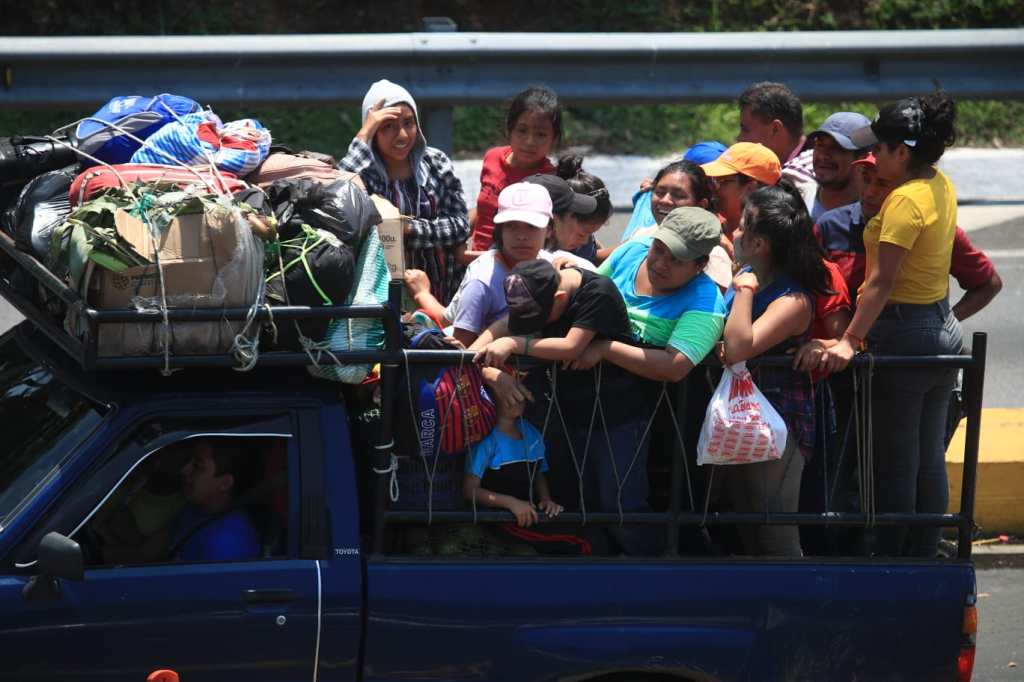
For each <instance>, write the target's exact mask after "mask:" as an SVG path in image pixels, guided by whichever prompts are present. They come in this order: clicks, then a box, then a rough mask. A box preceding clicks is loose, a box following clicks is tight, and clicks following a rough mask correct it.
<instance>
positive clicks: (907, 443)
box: [867, 300, 963, 557]
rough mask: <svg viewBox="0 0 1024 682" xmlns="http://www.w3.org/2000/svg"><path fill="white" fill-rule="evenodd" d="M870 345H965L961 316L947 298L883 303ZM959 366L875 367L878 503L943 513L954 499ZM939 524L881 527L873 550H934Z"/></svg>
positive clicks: (918, 351)
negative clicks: (950, 418) (950, 470)
mask: <svg viewBox="0 0 1024 682" xmlns="http://www.w3.org/2000/svg"><path fill="white" fill-rule="evenodd" d="M867 341H868V347H869V349H870V351H871V352H872V353H876V354H878V355H945V354H958V353H960V352H961V351H962V350H963V333H962V331H961V329H960V323H959V322H958V321H957V319H956V318H955V317H954V316H953V314H952V313H951V312H950V308H949V303H948V301H945V300H943V301H939V302H938V303H931V304H927V305H907V304H892V305H888V306H886V307H885V309H884V310H883V311H882V314H881V315H880V316H879V318H878V320H877V321H876V322H875V324H874V326H872V328H871V332H870V333H869V334H868V339H867ZM955 380H956V370H955V369H935V368H922V369H900V368H886V369H884V370H880V371H879V370H876V371H875V372H874V376H873V390H872V394H871V401H872V411H871V414H872V419H873V432H874V437H873V439H872V442H873V444H874V472H875V503H876V504H875V510H876V511H877V512H878V513H894V512H900V513H915V512H917V513H933V514H941V513H945V511H946V507H947V505H948V504H949V483H948V481H947V479H946V457H945V455H946V452H945V446H944V444H943V436H944V431H945V425H946V411H947V407H948V405H949V394H950V392H951V391H952V390H953V386H954V383H955ZM940 535H941V529H939V528H910V529H908V528H906V527H891V528H880V529H878V530H877V531H876V532H875V533H874V542H875V553H876V554H881V555H886V556H917V557H933V556H935V554H936V551H937V548H938V542H939V537H940Z"/></svg>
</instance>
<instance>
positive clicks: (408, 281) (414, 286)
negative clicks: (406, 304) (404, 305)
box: [402, 269, 430, 298]
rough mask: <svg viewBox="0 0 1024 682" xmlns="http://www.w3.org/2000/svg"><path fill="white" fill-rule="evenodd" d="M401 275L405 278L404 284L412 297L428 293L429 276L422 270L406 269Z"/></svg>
mask: <svg viewBox="0 0 1024 682" xmlns="http://www.w3.org/2000/svg"><path fill="white" fill-rule="evenodd" d="M402 277H403V278H404V279H405V286H406V287H407V288H408V289H409V294H410V295H411V296H412V297H413V298H416V296H417V295H418V294H421V293H424V292H425V293H428V294H429V293H430V278H429V277H427V273H425V272H423V271H422V270H412V269H409V270H406V271H405V273H403V275H402Z"/></svg>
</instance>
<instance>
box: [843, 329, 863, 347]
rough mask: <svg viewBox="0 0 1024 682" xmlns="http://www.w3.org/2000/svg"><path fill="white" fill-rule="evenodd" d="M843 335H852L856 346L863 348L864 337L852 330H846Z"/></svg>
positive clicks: (851, 337)
mask: <svg viewBox="0 0 1024 682" xmlns="http://www.w3.org/2000/svg"><path fill="white" fill-rule="evenodd" d="M843 337H844V338H846V337H850V339H851V340H852V341H853V347H854V348H861V347H863V346H864V339H862V338H860V337H859V336H857V335H856V334H854V333H853V332H851V331H850V330H846V331H845V332H843Z"/></svg>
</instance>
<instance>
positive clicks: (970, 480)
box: [0, 232, 987, 559]
mask: <svg viewBox="0 0 1024 682" xmlns="http://www.w3.org/2000/svg"><path fill="white" fill-rule="evenodd" d="M0 251H2V252H3V253H4V255H6V256H7V257H9V258H10V259H11V260H12V261H13V262H14V264H15V266H16V267H19V268H21V269H22V270H23V271H25V272H26V273H28V274H29V275H31V277H32V278H33V279H34V280H35V281H36V282H38V283H39V284H40V285H42V286H43V287H45V288H46V289H47V290H48V291H49V292H50V293H52V294H53V295H54V296H56V297H57V298H58V299H59V300H60V301H61V302H62V303H63V304H64V305H65V306H67V307H68V308H75V309H77V310H78V312H79V313H80V315H81V316H82V317H83V319H85V320H87V325H86V330H85V335H84V337H83V338H82V339H76V338H74V337H72V336H71V335H70V334H68V333H67V332H66V331H65V330H64V329H63V328H62V327H61V326H60V324H59V323H58V322H56V321H55V320H54V319H53V318H52V316H50V315H49V314H48V313H46V312H45V311H43V310H41V309H40V308H39V306H38V305H36V303H35V302H33V301H32V300H31V299H30V298H27V297H25V296H24V295H22V294H21V293H19V291H18V289H17V287H16V285H15V284H14V283H12V281H11V279H10V277H9V274H10V273H7V275H4V276H0V295H2V296H3V297H4V298H6V299H7V300H8V301H9V302H10V303H11V304H12V305H13V306H14V307H15V308H16V309H17V310H18V311H19V312H21V314H22V315H24V316H25V317H26V318H27V319H28V320H29V321H30V322H32V324H34V325H35V326H36V327H37V328H39V329H40V331H42V332H43V333H44V334H45V335H46V336H47V337H49V338H50V339H51V340H52V341H53V342H54V343H55V344H57V345H58V346H59V347H60V348H61V349H62V350H63V351H64V352H66V353H67V354H68V355H69V356H70V357H71V358H72V359H74V360H75V361H76V362H77V363H78V364H79V365H80V366H81V367H82V368H83V369H84V370H86V371H92V370H118V369H139V368H154V369H156V368H162V367H164V363H165V358H164V357H163V356H146V357H98V355H97V347H96V344H97V340H98V336H99V335H98V328H99V326H100V325H102V324H108V323H123V322H138V323H149V324H153V323H158V319H157V318H155V317H154V316H153V315H152V314H151V313H142V312H139V311H136V310H130V309H125V310H96V309H94V308H90V307H89V306H88V305H86V303H85V301H84V300H83V299H82V298H81V296H80V295H79V294H78V293H77V292H75V291H74V290H72V289H70V288H69V287H68V286H67V285H66V284H65V283H64V282H63V281H62V280H61V279H60V278H58V277H57V276H56V275H54V274H53V273H51V272H50V271H49V270H48V269H46V267H45V266H44V265H43V264H41V263H40V262H39V261H38V260H36V259H35V258H34V257H33V256H31V255H29V254H27V253H25V252H23V251H20V250H19V249H18V248H17V247H16V246H15V244H14V241H13V240H12V239H11V238H10V236H8V235H7V234H4V233H2V232H0ZM402 286H403V285H402V283H401V282H400V281H392V282H391V284H390V286H389V300H388V302H387V303H385V304H381V305H363V306H323V307H303V306H287V307H275V308H274V309H273V313H272V317H271V313H269V312H268V311H267V310H265V309H264V310H261V311H260V312H259V313H258V314H257V315H256V319H257V320H259V321H261V322H262V321H270V320H271V319H273V320H275V321H278V322H280V321H285V320H312V319H324V318H338V319H345V318H349V319H354V318H364V319H365V318H374V319H380V320H381V322H382V324H383V326H384V331H385V344H384V348H383V349H374V350H356V351H334V352H333V354H334V356H335V358H336V359H337V361H338V362H340V363H380V365H381V377H380V383H381V386H380V388H381V397H382V399H381V426H380V437H379V446H378V447H377V448H376V450H375V456H374V468H375V469H376V470H377V471H390V468H391V466H392V454H393V444H394V432H395V428H394V427H395V418H396V416H397V413H398V409H397V405H398V404H399V396H398V395H397V394H396V391H397V388H398V383H399V379H400V375H401V370H402V366H403V364H404V363H414V364H419V363H425V364H450V365H459V364H463V363H467V362H469V361H470V360H471V358H472V356H473V354H472V353H469V352H463V351H457V350H452V351H437V350H403V349H402V333H401V324H400V312H399V309H398V306H399V303H400V301H401V291H402ZM248 315H250V310H249V309H248V308H231V309H213V308H208V309H201V308H197V309H170V310H168V319H169V321H171V322H202V321H220V320H226V321H232V322H234V321H238V322H243V321H245V320H246V319H247V316H248ZM986 347H987V336H986V334H984V333H975V334H974V336H973V339H972V345H971V349H970V353H969V354H965V355H938V356H878V355H876V356H870V357H869V356H866V355H864V354H862V355H858V356H856V357H854V359H853V361H852V362H851V363H850V364H851V367H854V368H858V367H866V366H868V365H870V366H871V367H873V368H878V369H885V368H896V367H899V368H920V369H928V368H932V369H942V368H946V369H948V368H958V369H963V371H964V375H963V396H964V404H965V407H966V410H965V412H966V429H965V444H964V464H963V476H962V481H961V492H960V510H959V512H957V513H952V514H950V513H943V514H936V513H871V514H868V513H864V512H824V513H807V512H754V513H738V512H708V513H701V512H697V511H686V510H684V509H683V500H682V496H683V492H684V488H683V480H684V474H685V468H686V466H687V464H686V461H685V458H686V452H685V450H684V448H683V447H674V448H673V452H672V457H671V461H670V474H669V478H670V486H669V489H668V490H669V504H668V509H667V510H666V511H652V512H624V513H621V514H620V513H616V512H587V513H586V514H583V513H580V512H563V513H562V514H561V515H559V516H558V518H557V522H558V523H559V524H592V525H595V526H611V525H665V526H666V527H667V528H666V532H667V545H666V547H667V549H666V554H667V555H668V556H678V555H679V531H680V529H681V528H683V527H687V526H722V525H735V524H757V525H772V526H794V525H796V526H818V527H831V528H852V527H860V528H863V527H893V526H906V527H941V528H956V529H957V532H958V543H957V546H958V549H957V558H959V559H969V558H970V556H971V540H972V537H973V533H974V529H975V524H974V502H975V484H976V477H977V469H978V453H979V437H980V432H981V408H982V393H983V389H984V380H985V361H986ZM169 362H170V367H171V368H190V367H233V366H237V365H238V361H237V360H236V359H235V358H234V357H232V356H231V355H228V354H219V355H171V356H170V358H169ZM309 364H310V358H309V356H308V355H307V354H306V353H302V352H289V351H265V352H261V353H260V355H259V360H258V365H259V366H264V367H271V366H283V365H288V366H305V365H309ZM758 364H759V365H760V366H774V367H788V366H791V364H792V357H787V356H777V357H763V358H759V359H758ZM684 381H685V380H684ZM685 410H686V405H685V401H682V403H681V404H680V405H679V406H678V408H677V411H678V412H680V413H681V412H685ZM674 417H678V415H677V414H676V415H674ZM410 418H411V415H410ZM388 487H389V477H388V476H387V475H378V476H377V484H376V486H375V490H374V506H375V513H374V515H373V531H372V553H373V554H375V555H379V554H381V553H382V552H383V549H384V538H385V530H386V528H387V527H388V525H395V524H408V523H422V524H426V523H467V522H471V523H486V524H498V523H508V522H509V515H508V513H507V512H504V511H480V510H477V511H472V512H471V511H441V510H437V511H429V512H428V511H426V510H425V511H415V510H397V509H389V505H388V500H389V494H388Z"/></svg>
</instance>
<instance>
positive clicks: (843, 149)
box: [807, 111, 871, 220]
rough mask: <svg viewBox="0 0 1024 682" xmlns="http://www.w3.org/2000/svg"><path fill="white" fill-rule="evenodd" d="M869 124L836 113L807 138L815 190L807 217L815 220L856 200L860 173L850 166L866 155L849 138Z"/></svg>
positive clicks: (854, 115) (860, 118) (848, 114)
mask: <svg viewBox="0 0 1024 682" xmlns="http://www.w3.org/2000/svg"><path fill="white" fill-rule="evenodd" d="M870 124H871V122H870V121H869V120H868V118H867V117H866V116H864V115H862V114H858V113H856V112H853V111H839V112H836V113H834V114H832V115H831V116H829V117H828V118H826V119H825V122H824V123H822V124H821V127H820V128H818V129H817V130H815V131H814V132H813V133H811V134H810V135H808V136H807V139H808V140H809V141H810V142H812V143H813V144H814V157H813V158H814V177H815V179H816V180H817V181H818V191H817V192H816V193H815V195H814V203H813V204H812V205H811V209H810V212H811V218H812V219H814V220H817V219H818V218H820V217H821V215H822V214H823V213H824V212H825V211H830V210H832V209H834V208H838V207H840V206H845V205H847V204H851V203H854V202H856V201H859V200H860V190H861V184H860V174H859V173H858V172H856V170H855V169H854V168H853V167H852V165H851V164H852V163H853V162H854V161H855V160H857V159H859V158H862V157H863V156H864V155H865V154H866V153H867V148H863V147H858V146H857V144H856V143H855V142H853V141H852V140H851V135H853V134H854V132H855V131H857V130H860V129H861V128H863V127H864V126H867V125H870Z"/></svg>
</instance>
